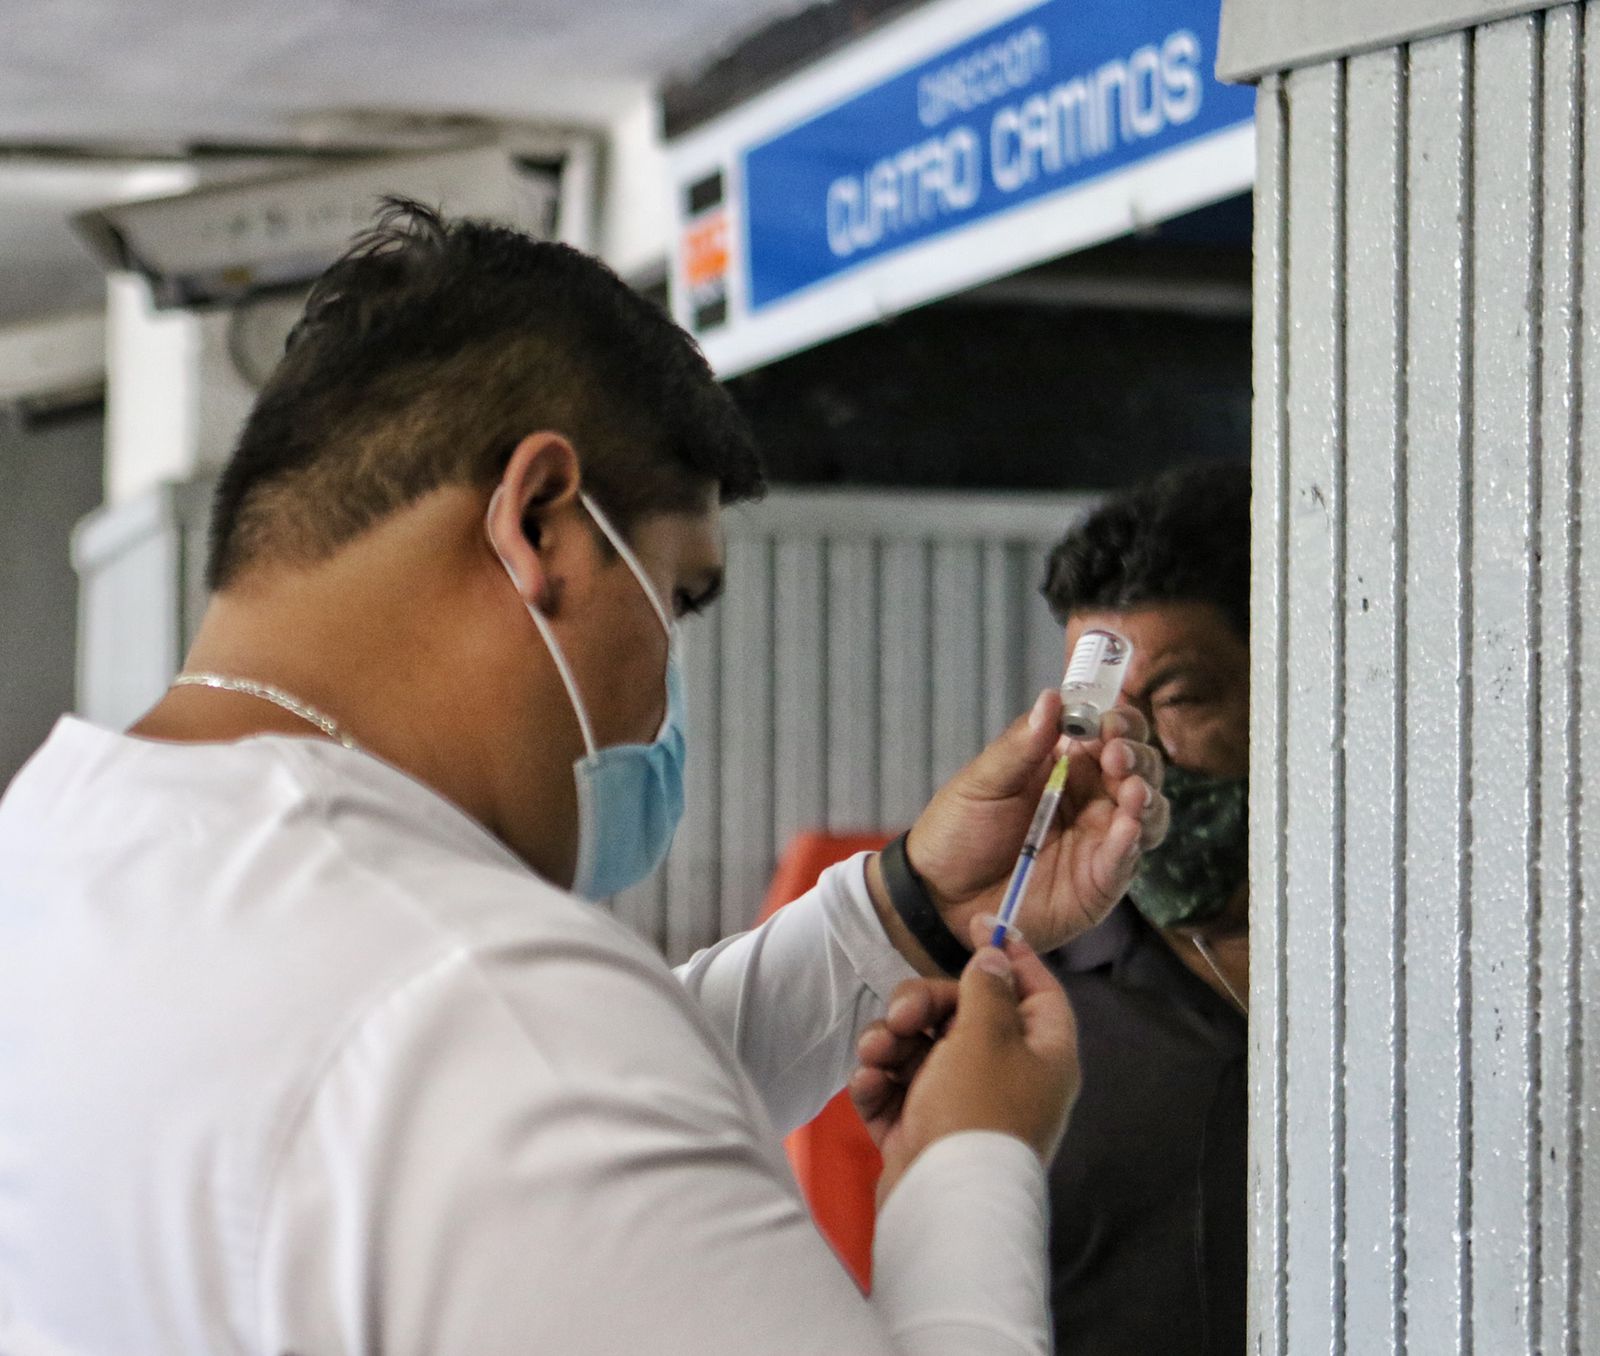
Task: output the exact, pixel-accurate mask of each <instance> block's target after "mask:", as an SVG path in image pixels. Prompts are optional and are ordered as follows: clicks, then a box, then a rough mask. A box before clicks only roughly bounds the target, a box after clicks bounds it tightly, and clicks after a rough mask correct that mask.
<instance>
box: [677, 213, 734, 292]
mask: <svg viewBox="0 0 1600 1356" xmlns="http://www.w3.org/2000/svg"><path fill="white" fill-rule="evenodd" d="M683 272H684V276H685V277H686V278H687V279H688V282H689V286H690V287H700V286H703V285H704V284H706V283H708V282H716V281H718V280H720V279H721V278H723V277H725V276H727V272H728V214H727V212H725V211H722V212H718V213H716V214H715V215H714V216H711V217H707V218H705V219H704V220H702V221H697V222H694V223H692V224H691V225H689V226H688V227H687V228H686V229H685V231H684V233H683Z"/></svg>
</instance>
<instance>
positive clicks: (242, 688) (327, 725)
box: [172, 673, 358, 749]
mask: <svg viewBox="0 0 1600 1356" xmlns="http://www.w3.org/2000/svg"><path fill="white" fill-rule="evenodd" d="M172 686H173V687H213V688H216V689H218V690H219V691H221V692H242V693H244V694H245V696H247V697H259V698H261V700H262V701H267V702H271V703H272V704H273V705H274V706H278V707H282V708H283V709H284V710H285V711H287V712H288V713H289V714H290V715H291V716H298V717H299V718H300V719H301V720H303V721H305V722H306V723H307V724H309V725H315V726H316V727H317V729H319V730H321V731H322V733H323V734H325V735H327V736H328V738H329V739H332V740H336V741H337V742H339V743H340V744H343V745H344V746H345V748H347V749H353V748H356V747H358V745H357V744H356V741H355V740H353V739H352V738H350V736H349V735H347V734H346V733H345V732H344V731H343V730H342V729H340V728H339V726H338V724H337V723H336V722H335V721H334V719H333V718H332V717H331V716H327V715H324V714H323V713H322V712H321V711H319V710H317V708H316V707H314V706H312V705H311V704H310V703H309V702H303V701H301V700H300V699H299V698H298V697H296V696H294V695H293V694H292V693H289V692H285V691H284V690H283V689H282V688H281V687H273V685H272V684H271V683H257V682H255V681H253V680H252V679H249V678H231V677H229V676H228V675H227V674H225V673H180V674H179V675H178V676H177V677H176V678H174V679H173V680H172Z"/></svg>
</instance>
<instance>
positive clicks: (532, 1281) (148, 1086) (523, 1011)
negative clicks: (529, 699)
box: [0, 719, 1049, 1356]
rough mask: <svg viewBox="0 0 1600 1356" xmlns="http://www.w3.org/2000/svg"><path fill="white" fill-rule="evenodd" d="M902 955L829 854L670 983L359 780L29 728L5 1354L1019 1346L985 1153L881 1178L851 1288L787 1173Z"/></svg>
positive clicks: (10, 806)
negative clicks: (797, 887)
mask: <svg viewBox="0 0 1600 1356" xmlns="http://www.w3.org/2000/svg"><path fill="white" fill-rule="evenodd" d="M907 973H909V971H908V970H907V967H906V966H905V964H904V962H903V961H902V960H901V959H900V958H899V957H898V956H897V955H896V954H895V952H894V951H893V949H892V948H891V947H890V946H889V944H888V942H887V940H886V939H885V937H884V935H883V932H882V929H881V927H880V926H879V924H878V923H877V920H876V918H875V917H874V915H873V912H872V909H871V904H870V900H869V899H868V898H867V896H866V893H865V885H864V881H863V870H862V865H861V861H860V859H857V860H855V861H853V862H849V863H845V864H843V865H841V866H839V867H836V868H834V869H833V870H832V871H831V872H830V873H829V874H828V875H827V876H826V877H825V878H824V879H823V881H822V882H821V883H820V884H819V885H818V887H817V888H816V889H815V890H814V891H812V892H811V894H809V895H808V896H806V898H805V899H803V900H801V901H798V902H797V903H796V904H794V905H792V906H790V907H789V908H787V909H785V910H784V911H783V912H782V913H780V914H779V915H778V916H777V917H776V918H775V919H774V920H773V921H772V922H770V923H769V924H767V925H766V926H765V927H763V928H761V929H759V930H757V931H756V932H753V933H749V934H746V935H744V936H742V937H738V938H733V939H730V940H728V941H726V942H723V943H721V944H720V945H719V946H717V947H714V948H712V949H711V950H709V951H706V952H703V953H701V954H700V955H699V956H697V957H695V958H694V959H693V960H692V961H690V962H689V963H688V964H687V965H686V966H684V967H683V968H682V969H681V970H680V971H679V972H678V975H677V976H676V977H674V975H673V973H672V972H671V971H670V970H668V969H667V967H666V966H665V965H664V964H663V963H662V961H661V960H660V959H659V958H658V957H657V956H656V955H655V953H654V952H652V951H651V950H650V949H649V948H648V947H647V946H645V945H644V944H643V943H642V942H641V941H639V940H638V939H637V938H636V937H634V936H633V935H632V934H631V933H629V932H628V931H627V930H626V929H625V928H624V927H622V926H621V925H620V924H618V923H617V922H616V921H615V920H613V919H612V918H611V917H610V916H609V915H607V914H606V913H605V912H604V911H603V910H600V909H597V908H594V907H592V906H589V905H586V904H583V903H582V902H580V901H578V900H576V899H574V898H573V897H571V896H570V895H567V894H565V893H564V892H562V891H560V890H557V889H554V888H553V887H551V886H550V885H548V884H546V883H545V882H543V881H541V880H540V879H538V878H537V877H536V876H534V875H532V874H531V873H530V872H529V871H528V870H527V869H526V868H525V867H524V866H522V865H521V863H520V862H518V861H517V860H516V859H515V858H514V857H513V856H512V855H511V854H510V853H509V852H507V850H506V849H505V848H504V847H503V846H502V845H501V844H500V843H499V842H498V841H496V840H495V839H494V838H493V837H491V836H490V835H489V834H488V833H487V832H485V831H484V830H483V829H482V828H481V827H480V826H479V825H478V824H476V823H475V822H474V821H472V820H471V819H469V818H468V817H467V816H465V815H464V814H462V813H461V812H460V811H459V810H458V809H456V808H455V807H454V806H452V805H450V804H449V803H448V802H447V801H445V800H444V799H442V798H441V797H439V796H438V795H436V794H435V793H433V792H432V791H430V790H429V789H427V788H426V787H424V786H422V785H420V784H419V783H417V782H415V781H413V780H412V779H411V778H409V777H407V776H406V775H405V774H403V773H401V772H399V771H398V770H396V769H394V768H392V767H390V766H388V765H387V764H385V763H383V762H381V761H379V760H378V759H375V758H372V757H370V756H368V755H366V754H363V753H358V752H353V751H351V750H347V749H344V748H341V747H338V746H337V745H334V744H331V743H327V742H324V741H320V740H311V739H295V738H286V737H278V736H275V737H264V738H256V739H249V740H244V741H242V742H239V743H234V744H211V745H178V744H164V743H157V742H153V741H148V740H138V739H133V738H129V737H127V736H125V735H117V734H111V733H108V732H106V731H103V730H99V729H96V728H94V727H93V726H90V725H87V724H85V723H83V722H81V721H77V720H73V719H65V720H63V721H62V722H61V723H60V724H59V725H58V726H57V728H56V730H55V732H54V733H53V734H52V735H51V737H50V739H49V741H48V742H47V743H46V744H45V746H44V747H43V749H41V750H40V752H39V753H38V754H36V755H35V757H34V759H33V760H32V761H31V762H30V763H29V764H28V766H27V767H26V768H25V769H24V770H23V771H22V773H21V774H20V775H19V776H18V777H17V779H16V780H15V781H14V782H13V783H12V785H11V787H10V789H9V790H8V792H7V793H6V795H5V798H4V800H3V801H0V1353H4V1356H63V1354H64V1353H74V1354H75V1356H77V1354H81V1356H91V1354H93V1356H229V1354H231V1353H246V1352H248V1353H259V1354H261V1356H290V1354H292V1356H354V1354H355V1353H374V1354H375V1353H384V1354H385V1356H413V1354H414V1356H450V1354H451V1353H460V1354H461V1356H469V1354H470V1356H499V1354H500V1353H507V1354H509V1353H533V1352H549V1353H559V1356H584V1354H585V1353H595V1354H596V1356H634V1354H635V1353H639V1354H641V1356H642V1354H643V1353H685V1356H687V1354H688V1353H695V1354H696V1356H720V1354H721V1353H727V1354H728V1356H733V1354H734V1353H737V1356H763V1354H765V1353H772V1354H773V1356H776V1354H777V1353H782V1354H783V1356H797V1354H798V1353H809V1352H814V1353H819V1354H820V1353H827V1356H845V1354H846V1353H873V1352H891V1351H892V1352H938V1353H946V1352H948V1353H956V1352H960V1353H963V1356H976V1354H977V1353H990V1352H993V1353H1002V1352H1003V1353H1015V1352H1038V1351H1044V1350H1047V1348H1048V1341H1049V1339H1048V1336H1047V1323H1046V1319H1045V1309H1044V1295H1045V1285H1044V1230H1045V1204H1044V1200H1045V1197H1044V1189H1043V1174H1042V1171H1041V1169H1040V1166H1039V1164H1038V1162H1037V1160H1036V1159H1035V1157H1034V1155H1033V1154H1032V1153H1031V1151H1029V1150H1028V1149H1027V1148H1026V1146H1024V1145H1023V1144H1022V1143H1021V1141H1019V1140H1016V1139H1012V1138H1009V1137H1007V1136H1003V1135H992V1134H967V1135H958V1136H953V1137H951V1138H949V1139H946V1140H942V1141H940V1142H939V1143H937V1144H936V1145H934V1146H933V1147H932V1148H930V1149H929V1150H928V1151H927V1152H925V1153H924V1154H923V1155H922V1156H921V1157H920V1158H919V1159H918V1160H917V1162H916V1163H915V1164H914V1165H913V1166H912V1168H911V1169H910V1171H908V1172H907V1173H906V1175H905V1176H904V1178H903V1179H902V1181H901V1183H900V1185H899V1186H898V1188H897V1189H896V1190H895V1191H894V1193H893V1194H892V1196H891V1197H890V1200H889V1202H888V1204H887V1206H886V1207H885V1210H884V1212H883V1214H882V1217H881V1219H880V1221H879V1229H878V1243H877V1253H876V1258H875V1267H876V1282H875V1289H874V1294H873V1296H872V1298H871V1299H870V1300H868V1299H864V1298H863V1297H862V1296H861V1295H860V1293H859V1292H858V1291H857V1290H856V1288H855V1286H854V1285H853V1283H852V1282H851V1280H850V1279H849V1277H848V1276H847V1274H846V1273H845V1271H844V1270H843V1268H842V1267H840V1265H839V1264H838V1262H837V1261H836V1259H835V1258H834V1257H833V1255H832V1254H831V1253H830V1252H829V1250H828V1248H827V1245H826V1244H825V1243H824V1242H823V1240H822V1239H821V1238H820V1236H819V1235H818V1234H817V1233H816V1231H815V1229H814V1228H813V1226H812V1224H811V1221H810V1219H809V1217H808V1215H807V1213H806V1210H805V1207H804V1204H803V1203H802V1201H801V1198H800V1196H799V1194H798V1192H797V1190H796V1187H795V1185H794V1181H793V1178H792V1176H791V1174H790V1172H789V1169H788V1164H787V1162H786V1160H785V1159H784V1156H783V1152H782V1149H781V1146H780V1144H779V1140H778V1135H777V1133H776V1130H775V1128H774V1127H775V1125H776V1126H781V1127H783V1128H788V1127H789V1126H791V1125H793V1124H796V1123H798V1122H800V1121H803V1120H804V1119H806V1118H807V1117H808V1116H810V1115H811V1114H812V1113H813V1112H814V1111H815V1110H816V1109H817V1107H818V1106H820V1105H821V1103H822V1102H823V1101H824V1100H825V1099H826V1098H827V1097H828V1096H829V1095H831V1094H832V1092H833V1091H835V1090H836V1089H837V1088H838V1087H839V1086H840V1085H841V1083H842V1081H843V1079H844V1078H845V1076H846V1075H847V1073H848V1070H849V1068H850V1066H851V1056H852V1042H853V1039H854V1035H855V1033H856V1031H857V1030H858V1029H859V1027H860V1026H861V1025H862V1024H863V1023H864V1022H865V1021H867V1020H869V1019H870V1018H871V1017H873V1016H875V1015H876V1014H877V1013H878V1012H879V1011H880V1010H881V1006H882V1001H883V999H884V997H885V996H886V995H887V994H888V992H889V990H890V989H891V988H892V987H893V985H894V984H895V983H896V982H898V981H899V980H900V979H901V978H903V977H904V976H905V975H906V974H907Z"/></svg>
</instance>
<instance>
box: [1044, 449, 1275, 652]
mask: <svg viewBox="0 0 1600 1356" xmlns="http://www.w3.org/2000/svg"><path fill="white" fill-rule="evenodd" d="M1040 591H1041V592H1042V593H1043V594H1044V596H1045V599H1046V601H1047V602H1048V603H1049V604H1050V610H1051V612H1053V613H1054V614H1055V618H1056V620H1057V621H1059V622H1060V623H1061V624H1062V625H1063V626H1065V625H1066V623H1067V619H1068V617H1069V616H1070V615H1071V614H1072V613H1074V612H1084V611H1089V610H1099V609H1112V610H1116V611H1126V610H1127V609H1129V608H1135V607H1141V606H1147V605H1150V604H1153V603H1177V602H1198V603H1212V604H1214V605H1215V606H1216V607H1217V609H1218V610H1219V611H1220V612H1221V613H1222V615H1223V616H1224V617H1225V618H1226V619H1227V621H1228V624H1229V625H1230V626H1232V627H1233V628H1234V630H1235V631H1237V632H1238V634H1239V637H1240V639H1241V640H1248V639H1249V637H1250V466H1249V463H1248V462H1245V461H1233V460H1228V461H1210V462H1201V463H1198V464H1196V465H1193V466H1186V467H1182V468H1180V469H1178V470H1175V471H1169V472H1167V473H1166V474H1164V475H1161V476H1158V477H1156V478H1155V479H1154V480H1150V481H1146V482H1145V483H1144V484H1142V485H1139V486H1136V487H1135V488H1134V489H1131V490H1127V491H1124V492H1123V493H1121V494H1119V495H1117V496H1116V497H1115V498H1113V499H1110V500H1108V501H1107V502H1106V503H1104V504H1102V505H1100V507H1098V508H1097V509H1095V510H1094V511H1093V512H1092V513H1090V514H1089V516H1088V517H1087V518H1085V519H1084V520H1083V521H1082V522H1081V523H1079V524H1078V525H1077V526H1076V527H1074V528H1073V529H1072V530H1071V531H1070V532H1068V533H1067V535H1066V536H1064V537H1063V538H1062V539H1061V540H1060V541H1059V542H1058V543H1057V544H1056V546H1055V549H1054V550H1052V551H1051V552H1050V563H1049V566H1048V567H1047V569H1046V571H1045V578H1044V585H1043V587H1042V589H1041V590H1040Z"/></svg>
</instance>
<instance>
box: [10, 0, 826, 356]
mask: <svg viewBox="0 0 1600 1356" xmlns="http://www.w3.org/2000/svg"><path fill="white" fill-rule="evenodd" d="M803 7H804V0H651V2H650V3H622V2H620V0H430V2H425V0H223V3H218V0H139V3H137V4H134V3H130V0H48V3H45V0H0V325H4V324H8V323H12V322H15V321H18V320H22V319H26V318H31V317H34V316H38V315H42V314H49V313H53V312H59V311H61V310H66V309H73V308H81V307H84V306H92V305H94V304H96V302H97V299H98V297H99V295H100V290H99V289H100V283H99V275H98V271H97V269H96V267H95V265H94V263H93V261H92V260H91V259H90V257H89V255H88V253H87V251H86V250H85V249H84V248H83V246H82V245H81V244H80V243H79V242H78V241H77V239H76V237H75V236H74V234H73V233H72V232H71V230H70V229H69V228H68V227H67V225H66V218H67V217H68V216H69V215H70V214H71V213H72V212H75V211H77V210H80V209H81V208H84V207H88V206H94V205H100V204H103V203H106V202H108V201H111V200H113V199H119V198H127V197H138V196H147V195H149V194H151V193H159V192H168V191H173V190H174V189H175V188H177V187H178V186H180V183H181V180H180V179H178V178H175V177H174V175H175V174H181V170H179V169H178V167H177V164H176V163H175V160H174V157H177V158H179V159H181V157H183V156H184V155H186V154H187V153H189V152H191V151H198V152H200V153H201V154H203V155H205V154H208V155H213V156H214V155H218V154H220V155H224V156H231V157H235V160H234V163H235V164H236V163H237V159H236V157H237V155H238V153H239V152H240V151H241V150H244V149H246V148H252V147H262V146H269V147H285V146H290V145H299V144H309V145H315V144H326V143H327V142H328V141H329V139H330V138H332V139H334V140H337V139H338V136H339V132H338V128H339V126H340V125H341V124H348V121H349V115H350V114H352V113H356V114H372V113H378V114H388V113H411V114H427V115H436V114H452V115H463V114H464V115H478V116H490V117H505V118H512V119H516V120H519V121H521V120H535V121H550V122H558V123H565V124H580V125H603V124H605V123H608V122H609V121H611V120H612V119H614V118H616V117H618V116H620V115H622V114H624V113H625V112H626V111H627V110H628V109H630V108H635V107H637V106H638V104H639V101H640V100H641V99H642V98H644V97H646V96H647V95H648V94H649V93H650V92H651V91H652V90H653V89H655V88H656V87H657V86H658V85H659V84H660V83H661V82H662V81H663V80H665V79H667V78H669V77H671V76H674V75H680V74H682V73H684V72H686V71H693V70H695V69H698V68H700V67H702V66H704V65H706V64H707V63H708V62H709V61H710V60H711V59H712V58H714V57H715V56H717V55H718V54H719V53H721V52H722V51H724V50H726V49H727V48H728V47H729V46H730V45H731V44H733V43H734V42H736V41H737V40H738V39H740V38H742V37H744V36H745V35H747V34H748V33H749V32H750V31H752V30H753V29H755V28H758V27H760V26H762V25H763V24H765V23H766V22H768V21H770V20H771V19H773V18H774V17H777V16H779V15H782V14H786V13H791V12H793V11H795V10H797V9H800V8H803ZM330 128H332V129H333V130H331V131H330Z"/></svg>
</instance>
